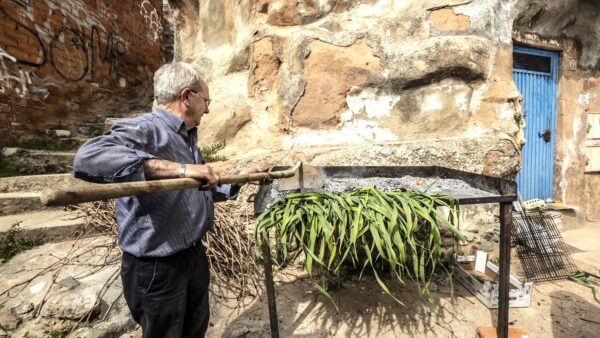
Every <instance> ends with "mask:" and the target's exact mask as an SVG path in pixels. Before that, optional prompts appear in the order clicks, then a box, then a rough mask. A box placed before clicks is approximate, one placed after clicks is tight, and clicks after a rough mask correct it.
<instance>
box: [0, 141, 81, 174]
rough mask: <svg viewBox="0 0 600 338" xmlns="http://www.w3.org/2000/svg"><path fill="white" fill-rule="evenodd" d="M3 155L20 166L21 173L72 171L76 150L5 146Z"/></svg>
mask: <svg viewBox="0 0 600 338" xmlns="http://www.w3.org/2000/svg"><path fill="white" fill-rule="evenodd" d="M2 156H3V157H4V158H5V160H6V161H9V162H10V163H11V164H13V165H15V166H17V167H18V168H19V175H34V174H50V173H66V172H69V171H71V168H72V165H73V159H74V157H75V152H74V151H72V152H70V151H48V150H33V149H24V148H4V149H2Z"/></svg>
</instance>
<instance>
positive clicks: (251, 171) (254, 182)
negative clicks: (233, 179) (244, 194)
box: [240, 167, 273, 185]
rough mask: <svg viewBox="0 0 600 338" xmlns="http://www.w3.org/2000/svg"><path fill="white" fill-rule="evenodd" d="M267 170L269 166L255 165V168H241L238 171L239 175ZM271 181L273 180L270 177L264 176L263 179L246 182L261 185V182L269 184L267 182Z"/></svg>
mask: <svg viewBox="0 0 600 338" xmlns="http://www.w3.org/2000/svg"><path fill="white" fill-rule="evenodd" d="M269 170H270V168H269V167H256V168H250V169H246V170H242V171H241V172H240V175H246V174H255V173H266V172H268V171H269ZM271 182H273V180H272V179H270V178H265V179H263V180H261V181H260V182H256V181H251V182H248V183H249V184H255V185H258V184H261V185H262V184H269V183H271Z"/></svg>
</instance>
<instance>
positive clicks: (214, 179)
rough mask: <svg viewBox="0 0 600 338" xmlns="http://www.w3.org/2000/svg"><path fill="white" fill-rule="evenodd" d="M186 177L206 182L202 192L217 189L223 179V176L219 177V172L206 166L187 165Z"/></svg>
mask: <svg viewBox="0 0 600 338" xmlns="http://www.w3.org/2000/svg"><path fill="white" fill-rule="evenodd" d="M185 177H188V178H195V179H197V180H202V181H203V182H205V184H204V185H202V186H201V187H200V189H202V190H210V189H212V188H214V187H216V186H217V185H218V184H219V180H220V179H221V175H219V173H218V172H217V171H215V170H213V169H212V168H211V167H209V166H207V165H204V164H187V165H186V171H185Z"/></svg>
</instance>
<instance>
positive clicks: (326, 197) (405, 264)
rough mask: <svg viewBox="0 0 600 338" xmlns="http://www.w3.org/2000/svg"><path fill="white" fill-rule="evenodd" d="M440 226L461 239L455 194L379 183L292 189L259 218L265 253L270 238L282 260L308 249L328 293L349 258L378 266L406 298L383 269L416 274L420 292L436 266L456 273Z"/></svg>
mask: <svg viewBox="0 0 600 338" xmlns="http://www.w3.org/2000/svg"><path fill="white" fill-rule="evenodd" d="M437 207H447V209H448V210H449V212H448V213H445V212H442V211H441V210H440V209H438V208H437ZM440 225H441V226H443V227H446V228H447V229H449V230H450V231H451V233H452V235H453V236H454V237H455V238H456V239H457V241H458V240H462V236H461V234H460V232H459V231H458V201H457V200H456V199H454V198H452V197H448V196H440V195H427V194H426V193H421V192H407V191H392V192H382V191H379V190H377V189H375V188H364V189H359V190H356V191H352V192H348V193H344V194H341V195H335V194H332V193H327V192H324V193H313V192H307V193H292V194H287V195H286V196H285V198H284V199H283V200H281V201H279V202H278V203H276V204H275V205H273V206H272V207H271V208H269V209H268V210H266V211H265V212H263V213H262V214H261V215H260V216H259V217H258V218H257V220H256V228H255V238H256V245H257V252H258V254H259V256H260V250H259V249H260V248H261V247H262V246H263V245H265V244H266V245H269V247H270V249H271V251H272V252H275V255H274V257H273V258H274V261H275V263H276V264H278V265H280V266H284V265H287V264H289V263H290V262H291V261H292V260H293V258H295V257H296V256H297V253H298V252H300V251H301V252H303V253H304V255H305V258H306V259H305V261H304V267H305V269H306V271H307V273H308V275H309V276H310V277H311V279H312V277H313V276H314V272H315V271H316V272H317V274H318V275H319V276H320V277H321V278H319V281H317V282H315V283H314V285H315V287H316V288H317V289H319V291H321V292H322V293H323V294H325V295H326V296H328V297H329V295H328V293H327V287H328V285H327V283H328V282H327V278H323V276H328V275H329V274H333V275H335V276H336V277H337V278H338V280H339V277H340V268H341V267H342V265H343V264H351V265H352V266H353V267H354V268H356V269H357V270H358V271H360V274H361V275H362V273H363V272H364V271H365V269H369V270H370V271H372V273H373V275H374V276H375V279H376V280H377V283H378V284H379V285H380V287H381V288H382V289H383V291H384V292H385V293H387V294H388V295H390V296H391V297H393V298H394V299H395V300H396V301H398V302H400V300H398V299H397V298H396V297H394V296H393V295H392V294H391V293H390V291H389V289H388V287H387V286H386V284H385V283H384V280H383V278H382V277H383V274H384V273H389V274H391V277H392V278H394V279H396V280H398V281H399V282H400V283H402V284H403V283H404V280H405V279H406V278H410V279H412V280H414V281H416V282H417V283H416V284H417V285H418V287H419V290H420V293H421V294H425V293H427V292H428V287H429V284H430V282H431V278H432V277H433V273H434V272H435V271H436V270H438V269H442V270H443V271H444V272H446V273H447V274H448V276H449V277H451V270H450V269H446V267H444V265H442V264H441V256H442V250H441V249H442V235H441V233H440ZM400 303H401V302H400Z"/></svg>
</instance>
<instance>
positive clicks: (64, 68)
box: [0, 7, 126, 99]
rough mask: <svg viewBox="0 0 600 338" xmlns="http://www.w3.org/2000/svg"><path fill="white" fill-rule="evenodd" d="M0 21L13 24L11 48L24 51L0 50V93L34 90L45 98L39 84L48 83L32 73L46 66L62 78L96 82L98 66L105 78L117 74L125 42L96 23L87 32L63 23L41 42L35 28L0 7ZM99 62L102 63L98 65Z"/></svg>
mask: <svg viewBox="0 0 600 338" xmlns="http://www.w3.org/2000/svg"><path fill="white" fill-rule="evenodd" d="M0 21H4V22H5V23H6V26H7V27H10V28H13V27H14V32H17V33H16V34H19V37H18V40H19V48H16V47H15V50H16V51H17V52H18V51H19V50H20V49H26V50H27V51H28V52H27V53H25V52H23V53H20V52H19V53H12V54H11V53H9V51H7V50H5V49H0V94H8V93H10V92H13V93H14V94H15V96H17V97H19V98H23V97H31V96H30V94H33V93H37V95H36V97H37V98H39V99H45V98H46V97H47V95H48V91H47V90H46V89H43V88H41V85H43V84H52V83H51V82H49V80H48V79H44V80H43V81H36V80H39V79H38V78H37V77H36V76H35V72H36V70H38V69H40V68H42V67H44V66H47V65H49V66H50V67H52V69H53V70H54V73H55V74H58V75H59V76H60V78H61V79H63V80H68V81H81V80H83V79H84V78H85V77H86V76H88V75H89V76H90V78H91V80H92V81H96V78H97V74H98V72H99V71H100V69H101V68H102V69H106V68H107V69H108V77H109V78H110V79H114V78H116V76H117V73H118V67H119V62H118V61H119V59H120V58H121V57H122V56H123V55H125V53H126V44H125V42H124V40H123V39H122V38H121V37H120V36H118V35H117V34H116V33H113V32H106V31H105V29H104V28H103V27H100V26H97V25H92V26H91V28H90V30H89V32H88V33H87V34H86V33H84V32H82V31H80V30H79V29H77V28H73V27H70V26H68V25H64V26H62V27H60V28H58V29H57V30H56V31H55V32H45V33H46V34H47V35H50V36H51V38H50V39H49V42H48V43H44V42H43V40H42V38H41V36H40V35H41V34H40V33H39V32H38V31H37V30H34V29H31V28H29V27H28V25H26V24H25V23H23V22H22V21H21V20H18V19H15V18H13V17H12V16H10V15H8V13H6V11H5V10H4V9H3V8H2V7H0ZM52 33H53V34H52ZM42 35H43V34H42ZM23 42H27V44H23ZM101 64H103V65H105V66H104V67H101ZM32 79H34V81H32ZM34 83H36V84H35V85H34Z"/></svg>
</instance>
